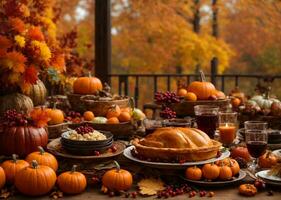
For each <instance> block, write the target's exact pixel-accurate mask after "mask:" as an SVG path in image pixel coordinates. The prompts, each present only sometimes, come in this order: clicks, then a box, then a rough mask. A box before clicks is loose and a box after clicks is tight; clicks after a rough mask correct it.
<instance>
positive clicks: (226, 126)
mask: <svg viewBox="0 0 281 200" xmlns="http://www.w3.org/2000/svg"><path fill="white" fill-rule="evenodd" d="M236 127H237V112H219V134H220V141H221V142H222V143H223V145H224V146H229V145H231V144H232V142H233V141H234V139H235V138H236Z"/></svg>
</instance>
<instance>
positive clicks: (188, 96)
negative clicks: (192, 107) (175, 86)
mask: <svg viewBox="0 0 281 200" xmlns="http://www.w3.org/2000/svg"><path fill="white" fill-rule="evenodd" d="M185 100H187V101H196V100H197V96H196V94H194V93H193V92H188V93H186V95H185Z"/></svg>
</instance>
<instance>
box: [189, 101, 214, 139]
mask: <svg viewBox="0 0 281 200" xmlns="http://www.w3.org/2000/svg"><path fill="white" fill-rule="evenodd" d="M194 112H195V119H196V123H197V127H198V129H200V130H201V131H203V132H205V133H206V134H207V135H208V136H209V137H210V138H212V139H213V138H214V136H215V132H216V129H217V126H218V113H219V107H217V106H212V105H197V106H194Z"/></svg>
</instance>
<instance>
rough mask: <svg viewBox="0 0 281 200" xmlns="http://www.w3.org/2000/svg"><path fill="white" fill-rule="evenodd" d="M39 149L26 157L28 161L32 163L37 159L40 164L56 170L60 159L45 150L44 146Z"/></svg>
mask: <svg viewBox="0 0 281 200" xmlns="http://www.w3.org/2000/svg"><path fill="white" fill-rule="evenodd" d="M38 150H39V151H36V152H33V153H30V154H29V155H28V156H27V157H26V159H25V160H26V161H27V162H29V163H31V162H32V160H36V161H37V163H38V164H39V165H45V166H49V167H51V168H52V169H53V170H54V171H57V169H58V161H57V159H56V158H55V156H53V155H52V154H50V153H48V152H45V151H44V149H43V148H42V147H40V146H39V147H38Z"/></svg>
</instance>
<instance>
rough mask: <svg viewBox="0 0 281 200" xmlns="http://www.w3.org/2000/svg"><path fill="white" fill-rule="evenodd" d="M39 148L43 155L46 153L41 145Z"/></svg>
mask: <svg viewBox="0 0 281 200" xmlns="http://www.w3.org/2000/svg"><path fill="white" fill-rule="evenodd" d="M38 150H39V152H40V154H41V155H43V154H44V153H45V150H44V149H43V147H41V146H38Z"/></svg>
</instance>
